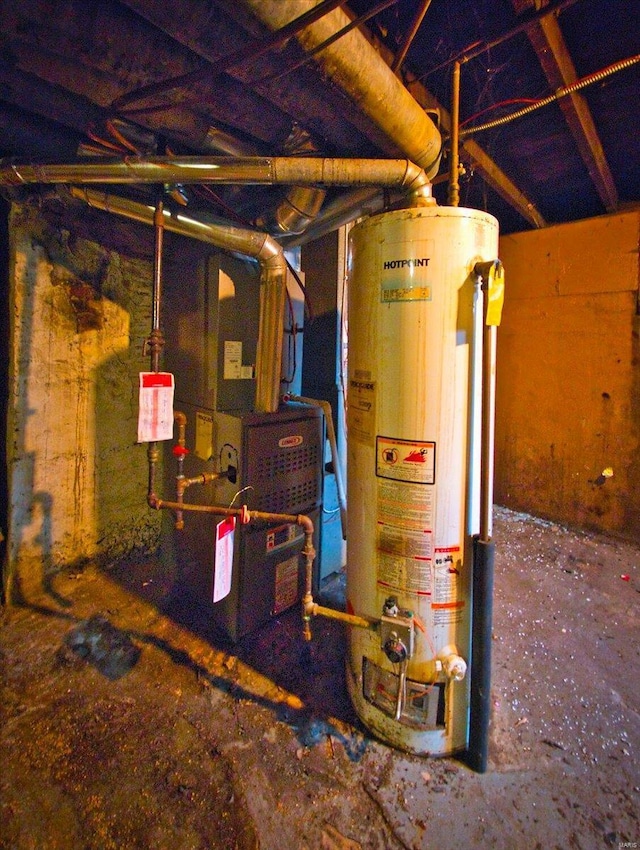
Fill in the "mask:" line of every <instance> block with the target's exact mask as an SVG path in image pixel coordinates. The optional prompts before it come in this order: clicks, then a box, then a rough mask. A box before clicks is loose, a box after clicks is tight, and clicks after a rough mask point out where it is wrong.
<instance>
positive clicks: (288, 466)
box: [254, 446, 318, 480]
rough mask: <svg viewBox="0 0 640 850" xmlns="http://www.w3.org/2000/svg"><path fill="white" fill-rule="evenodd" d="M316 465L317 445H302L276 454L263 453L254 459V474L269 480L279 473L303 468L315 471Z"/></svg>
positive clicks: (288, 472)
mask: <svg viewBox="0 0 640 850" xmlns="http://www.w3.org/2000/svg"><path fill="white" fill-rule="evenodd" d="M317 465H318V447H317V446H302V447H301V448H299V449H295V450H292V449H289V450H288V451H284V452H283V451H281V452H279V453H278V454H273V455H264V456H262V457H258V458H257V459H256V464H255V470H254V471H255V474H256V477H257V478H258V479H259V480H270V479H273V478H278V477H279V476H280V475H289V474H291V473H294V472H300V471H301V470H304V469H311V470H313V474H314V475H315V471H316V469H317Z"/></svg>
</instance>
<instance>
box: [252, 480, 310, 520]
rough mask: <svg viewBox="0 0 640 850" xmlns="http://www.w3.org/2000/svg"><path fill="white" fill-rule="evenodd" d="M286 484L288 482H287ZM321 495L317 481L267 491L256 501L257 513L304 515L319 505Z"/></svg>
mask: <svg viewBox="0 0 640 850" xmlns="http://www.w3.org/2000/svg"><path fill="white" fill-rule="evenodd" d="M285 483H286V482H285ZM319 497H320V494H319V493H318V486H317V484H316V481H315V479H314V480H309V481H302V482H300V483H299V484H294V485H291V486H289V487H287V488H286V489H282V490H273V489H272V490H267V491H264V492H262V494H261V495H260V496H259V497H258V498H257V499H255V504H256V507H255V508H254V510H257V511H269V512H271V513H278V514H298V513H303V512H304V511H305V510H307V509H308V508H311V507H315V506H316V505H317V504H318V501H319Z"/></svg>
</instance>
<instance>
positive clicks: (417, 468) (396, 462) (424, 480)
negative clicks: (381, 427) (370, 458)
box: [376, 437, 436, 484]
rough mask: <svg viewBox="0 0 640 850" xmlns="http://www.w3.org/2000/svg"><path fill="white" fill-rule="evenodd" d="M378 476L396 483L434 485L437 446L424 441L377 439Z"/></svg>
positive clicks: (391, 438)
mask: <svg viewBox="0 0 640 850" xmlns="http://www.w3.org/2000/svg"><path fill="white" fill-rule="evenodd" d="M376 475H377V476H378V477H379V478H391V479H393V480H394V481H411V482H413V483H415V484H434V483H435V475H436V444H435V443H434V442H431V441H428V442H427V441H424V440H397V439H394V438H393V437H376Z"/></svg>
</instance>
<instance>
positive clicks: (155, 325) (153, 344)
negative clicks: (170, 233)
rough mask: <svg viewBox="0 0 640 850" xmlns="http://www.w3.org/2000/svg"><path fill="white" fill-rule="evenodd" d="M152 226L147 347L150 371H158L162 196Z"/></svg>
mask: <svg viewBox="0 0 640 850" xmlns="http://www.w3.org/2000/svg"><path fill="white" fill-rule="evenodd" d="M153 227H154V232H155V247H154V252H153V296H152V304H151V335H150V337H149V348H150V349H151V371H152V372H159V371H160V355H161V353H162V349H163V348H164V339H163V337H162V331H161V329H160V309H161V302H162V247H163V241H164V203H163V200H162V198H159V199H158V203H157V205H156V209H155V213H154V216H153Z"/></svg>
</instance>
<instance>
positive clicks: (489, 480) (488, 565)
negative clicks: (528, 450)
mask: <svg viewBox="0 0 640 850" xmlns="http://www.w3.org/2000/svg"><path fill="white" fill-rule="evenodd" d="M498 263H499V261H495V262H488V263H477V264H476V266H475V267H474V273H475V274H476V276H477V277H478V278H479V279H481V280H482V281H483V289H484V294H485V297H484V305H485V307H484V311H485V321H484V323H483V351H482V433H481V449H480V454H481V459H480V533H479V534H478V535H477V536H476V537H475V538H474V540H473V577H472V612H471V623H472V627H471V628H472V633H471V683H470V694H469V746H468V749H467V753H466V761H467V763H468V764H469V767H471V768H472V769H473V770H475V771H477V772H478V773H484V772H485V771H486V770H487V762H488V753H489V722H490V719H491V642H492V628H493V575H494V560H495V543H494V542H493V540H492V539H491V537H492V534H493V518H492V511H493V467H494V462H493V450H494V431H495V382H496V338H497V328H496V326H495V325H493V324H491V325H489V324H487V322H486V312H487V308H488V304H489V286H488V278H489V274H490V272H491V269H492V268H493V267H495V266H496V265H497V264H498Z"/></svg>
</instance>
